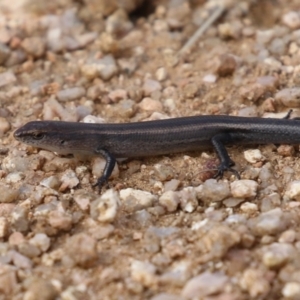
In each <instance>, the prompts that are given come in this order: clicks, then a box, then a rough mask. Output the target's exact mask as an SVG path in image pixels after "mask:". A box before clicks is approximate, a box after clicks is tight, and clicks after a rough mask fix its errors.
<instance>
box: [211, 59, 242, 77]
mask: <svg viewBox="0 0 300 300" xmlns="http://www.w3.org/2000/svg"><path fill="white" fill-rule="evenodd" d="M236 68H237V60H236V58H235V56H234V55H232V54H228V53H226V54H222V55H220V56H219V61H218V66H217V69H216V74H217V75H218V76H220V77H226V76H231V75H232V74H233V73H234V71H235V69H236Z"/></svg>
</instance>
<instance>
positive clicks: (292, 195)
mask: <svg viewBox="0 0 300 300" xmlns="http://www.w3.org/2000/svg"><path fill="white" fill-rule="evenodd" d="M284 195H285V196H286V197H287V198H288V199H290V200H296V201H300V180H294V181H292V182H289V183H288V185H287V187H286V190H285V194H284Z"/></svg>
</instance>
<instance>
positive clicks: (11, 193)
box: [0, 185, 19, 203]
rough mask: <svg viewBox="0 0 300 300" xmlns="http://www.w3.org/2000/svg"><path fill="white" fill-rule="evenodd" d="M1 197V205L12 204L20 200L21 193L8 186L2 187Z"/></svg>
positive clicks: (0, 186)
mask: <svg viewBox="0 0 300 300" xmlns="http://www.w3.org/2000/svg"><path fill="white" fill-rule="evenodd" d="M0 195H1V196H0V203H11V202H13V201H15V200H16V199H17V198H18V196H19V192H18V191H17V190H14V189H12V188H10V187H8V186H6V185H0Z"/></svg>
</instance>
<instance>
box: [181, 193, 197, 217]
mask: <svg viewBox="0 0 300 300" xmlns="http://www.w3.org/2000/svg"><path fill="white" fill-rule="evenodd" d="M179 200H180V207H181V209H182V210H183V211H185V212H188V213H192V212H193V211H195V210H196V208H197V207H198V200H197V193H196V190H195V189H194V188H193V187H186V188H183V189H182V190H181V191H180V194H179Z"/></svg>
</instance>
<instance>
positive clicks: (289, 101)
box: [275, 87, 300, 108]
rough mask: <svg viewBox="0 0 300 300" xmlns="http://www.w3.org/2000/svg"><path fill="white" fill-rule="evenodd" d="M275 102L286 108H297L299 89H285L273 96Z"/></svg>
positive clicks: (299, 96)
mask: <svg viewBox="0 0 300 300" xmlns="http://www.w3.org/2000/svg"><path fill="white" fill-rule="evenodd" d="M275 100H276V101H278V102H280V103H281V104H283V105H285V106H287V107H290V108H297V107H299V106H300V88H298V87H294V88H285V89H283V90H281V91H279V92H277V93H276V94H275Z"/></svg>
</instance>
